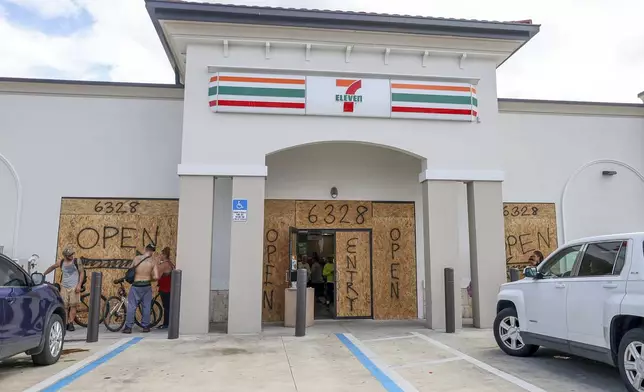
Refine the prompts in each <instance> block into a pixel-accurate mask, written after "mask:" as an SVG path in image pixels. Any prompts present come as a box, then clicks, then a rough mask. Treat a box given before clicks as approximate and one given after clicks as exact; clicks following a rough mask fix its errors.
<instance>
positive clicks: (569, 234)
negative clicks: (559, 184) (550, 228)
mask: <svg viewBox="0 0 644 392" xmlns="http://www.w3.org/2000/svg"><path fill="white" fill-rule="evenodd" d="M561 209H562V216H563V220H562V227H563V234H564V240H565V241H570V240H573V239H577V238H582V237H588V236H594V235H602V234H612V233H624V232H633V231H642V230H644V177H643V176H642V174H641V173H640V172H639V171H637V169H635V168H634V167H632V166H630V165H628V164H626V163H624V162H620V161H614V160H599V161H593V162H589V163H587V164H585V165H583V166H582V167H580V168H579V169H578V170H577V172H576V173H575V174H573V176H571V178H570V179H569V181H568V183H567V184H566V186H565V188H564V191H563V195H562V201H561Z"/></svg>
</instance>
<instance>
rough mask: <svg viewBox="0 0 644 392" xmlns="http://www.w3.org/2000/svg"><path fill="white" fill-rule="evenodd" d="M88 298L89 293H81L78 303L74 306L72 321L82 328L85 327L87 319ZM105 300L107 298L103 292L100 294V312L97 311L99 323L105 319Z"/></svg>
mask: <svg viewBox="0 0 644 392" xmlns="http://www.w3.org/2000/svg"><path fill="white" fill-rule="evenodd" d="M89 298H90V293H86V294H83V295H81V297H80V303H79V304H78V306H77V307H76V317H74V322H75V323H76V324H78V325H80V326H81V327H84V328H87V322H88V320H89ZM106 302H107V298H106V297H105V296H104V295H103V294H101V299H100V304H101V308H100V312H99V313H98V322H99V324H100V323H102V322H103V321H104V320H105V304H106Z"/></svg>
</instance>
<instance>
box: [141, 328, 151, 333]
mask: <svg viewBox="0 0 644 392" xmlns="http://www.w3.org/2000/svg"><path fill="white" fill-rule="evenodd" d="M141 332H143V333H148V332H150V328H143V329H142V330H141Z"/></svg>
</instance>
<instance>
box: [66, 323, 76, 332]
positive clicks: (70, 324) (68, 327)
mask: <svg viewBox="0 0 644 392" xmlns="http://www.w3.org/2000/svg"><path fill="white" fill-rule="evenodd" d="M67 330H68V331H69V332H74V331H76V328H74V323H69V325H68V326H67Z"/></svg>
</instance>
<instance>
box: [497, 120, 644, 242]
mask: <svg viewBox="0 0 644 392" xmlns="http://www.w3.org/2000/svg"><path fill="white" fill-rule="evenodd" d="M598 111H599V110H598ZM499 121H500V125H501V133H502V135H503V157H504V160H505V161H504V169H505V182H504V183H503V198H504V200H505V201H508V202H554V203H556V204H557V222H558V229H559V230H558V233H559V236H558V238H559V241H560V243H561V241H562V240H563V232H562V222H564V220H565V222H566V236H565V237H566V240H571V239H574V238H580V237H583V236H587V235H599V234H609V233H615V232H624V231H633V230H640V231H642V230H644V184H643V183H642V180H641V179H640V178H639V177H638V176H637V175H635V174H634V173H633V172H631V171H630V170H628V169H626V168H624V167H622V166H620V165H616V164H612V163H599V164H596V165H592V166H590V167H588V168H586V169H585V170H583V171H582V172H581V173H580V174H579V175H578V176H577V177H576V178H575V179H574V180H572V181H571V182H570V185H569V189H568V193H567V196H566V199H565V209H564V211H565V215H562V209H561V200H562V193H563V190H564V187H565V185H566V183H567V182H568V180H569V179H570V177H571V176H572V175H573V174H574V173H575V172H576V171H577V170H578V169H580V168H582V166H584V165H586V164H588V163H590V162H593V161H596V160H615V161H619V162H623V163H625V164H627V165H630V166H632V167H633V168H634V169H635V170H638V171H640V172H641V171H642V170H643V169H644V155H643V154H642V148H643V147H644V117H631V116H612V115H602V116H600V115H581V114H578V115H570V114H545V113H541V114H537V113H518V112H505V111H502V112H501V113H500V116H499ZM602 170H616V171H617V175H616V176H614V177H611V178H606V177H603V176H602V175H601V172H602Z"/></svg>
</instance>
